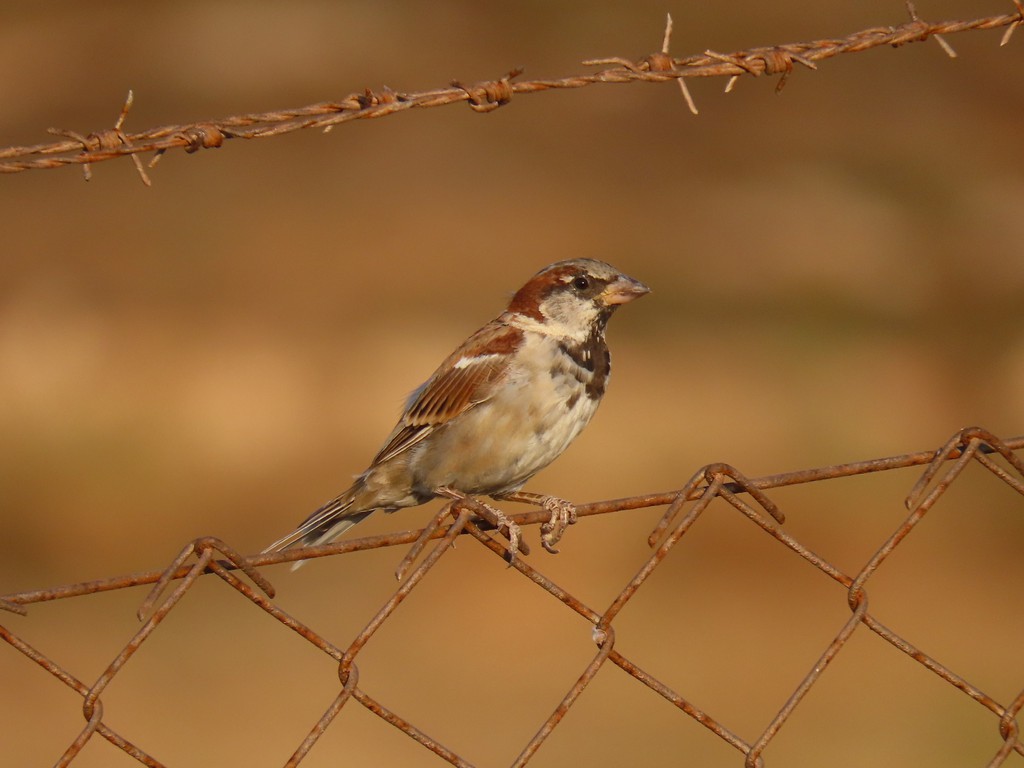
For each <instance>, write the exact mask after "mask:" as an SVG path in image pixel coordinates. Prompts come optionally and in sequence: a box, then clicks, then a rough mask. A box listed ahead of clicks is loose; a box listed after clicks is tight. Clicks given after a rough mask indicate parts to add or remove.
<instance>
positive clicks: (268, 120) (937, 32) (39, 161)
mask: <svg viewBox="0 0 1024 768" xmlns="http://www.w3.org/2000/svg"><path fill="white" fill-rule="evenodd" d="M1011 1H1012V2H1013V4H1014V7H1015V12H1014V13H1008V14H1003V15H999V16H987V17H982V18H976V19H971V20H965V21H944V22H938V23H930V22H927V21H923V20H922V19H921V18H920V17H919V16H918V14H917V11H916V9H915V8H914V6H913V4H912V3H909V2H908V3H907V9H908V12H909V14H910V21H908V22H904V23H903V24H900V25H896V26H887V27H874V28H871V29H865V30H862V31H860V32H854V33H853V34H850V35H847V36H846V37H843V38H834V39H822V40H815V41H811V42H807V43H787V44H781V45H774V46H765V47H758V48H750V49H747V50H743V51H736V52H734V53H717V52H715V51H711V50H705V51H704V53H702V54H699V55H693V56H684V57H673V56H670V55H669V42H670V39H671V34H672V18H671V16H669V17H668V18H667V21H666V26H665V33H664V38H663V43H662V46H661V50H660V51H659V52H657V53H654V54H651V55H648V56H644V57H641V58H639V59H638V60H633V59H629V58H624V57H619V56H613V57H604V58H595V59H588V60H586V61H584V62H583V64H584V65H585V66H604V67H607V68H606V69H602V70H600V71H598V72H594V73H588V74H577V75H569V76H566V77H562V78H558V79H546V80H544V79H538V80H518V79H516V80H514V79H515V78H517V77H518V76H519V75H520V74H522V70H521V69H519V68H517V69H514V70H512V71H511V72H509V73H508V74H506V75H504V76H502V77H501V78H498V79H497V80H493V81H489V82H483V83H476V84H474V85H471V86H465V85H462V84H461V83H460V82H459V81H452V83H451V85H450V87H448V88H441V89H437V90H430V91H421V92H418V93H399V92H396V91H393V90H392V89H390V88H388V87H386V86H385V87H384V88H383V89H382V90H381V91H380V92H374V91H371V90H369V89H365V90H364V91H362V92H357V93H351V94H349V95H348V96H346V97H344V98H343V99H340V100H338V101H329V102H321V103H318V104H311V105H308V106H305V107H299V108H297V109H287V110H278V111H273V112H263V113H255V114H247V115H236V116H234V117H226V118H222V119H220V120H206V121H202V122H199V123H192V124H186V125H174V126H164V127H160V128H154V129H151V130H148V131H141V132H139V133H126V132H125V131H124V129H123V126H124V122H125V118H126V117H127V114H128V110H129V109H130V108H131V104H132V101H133V98H134V96H133V94H132V92H130V91H129V94H128V98H127V100H126V101H125V104H124V106H123V108H122V110H121V114H120V117H119V118H118V119H117V121H116V122H115V124H114V127H113V128H110V129H106V130H101V131H97V132H93V133H89V134H84V135H83V134H81V133H78V132H75V131H71V130H67V129H51V131H50V132H51V133H55V134H57V135H59V136H62V137H64V139H65V140H64V141H60V142H56V143H49V144H37V145H34V146H20V147H19V146H15V147H7V148H6V149H0V173H20V172H22V171H29V170H40V169H45V168H61V167H64V166H67V165H80V166H82V168H83V172H84V174H85V177H86V179H88V178H90V177H91V173H92V171H91V167H92V164H94V163H98V162H101V161H104V160H113V159H115V158H119V157H124V156H126V155H127V156H130V157H132V159H133V162H134V163H135V168H136V171H137V172H138V173H139V176H140V178H141V179H142V181H143V183H145V184H147V185H148V184H149V183H150V179H149V177H148V175H147V174H146V172H145V170H144V168H143V165H142V163H141V161H140V160H139V158H138V156H139V155H142V154H149V153H153V159H152V161H151V162H150V167H152V166H153V165H155V164H156V162H157V161H159V159H160V158H161V157H162V156H163V155H164V154H165V153H166V152H167V151H168V150H171V149H183V150H185V152H188V153H193V152H198V151H199V150H200V149H214V148H218V147H222V146H224V144H225V142H227V141H228V140H229V139H235V138H243V139H257V138H267V137H270V136H279V135H281V134H285V133H291V132H293V131H298V130H303V129H307V128H316V129H320V130H322V131H324V132H327V131H330V130H331V129H332V128H334V127H335V126H337V125H340V124H342V123H344V122H348V121H351V120H360V119H372V118H378V117H385V116H387V115H393V114H396V113H398V112H405V111H408V110H410V109H413V108H423V107H439V106H444V105H447V104H453V103H457V102H462V101H465V102H467V103H468V104H469V106H470V108H472V109H473V110H474V111H475V112H491V111H493V110H495V109H497V108H498V107H500V106H503V105H505V104H508V103H509V102H510V101H511V98H512V96H513V95H514V94H528V93H536V92H538V91H546V90H553V89H564V88H584V87H587V86H591V85H597V84H624V83H634V82H650V83H664V82H669V81H671V80H675V81H676V82H678V83H679V86H680V88H681V89H682V93H683V97H684V98H685V99H686V103H687V106H688V107H689V109H690V111H691V112H693V114H697V107H696V105H695V103H694V101H693V98H692V96H691V95H690V92H689V89H688V88H687V86H686V83H685V79H684V78H688V77H727V78H728V82H727V85H726V91H731V90H732V89H733V86H734V85H735V84H736V82H737V81H738V79H739V78H740V77H742V76H744V75H751V76H753V77H760V76H761V75H779V80H778V82H777V83H776V90H777V91H779V90H781V89H782V88H783V87H784V86H785V84H786V83H787V82H788V79H789V77H790V75H791V74H792V72H793V65H794V64H800V65H801V66H803V67H806V68H808V69H811V70H814V69H817V63H816V62H819V61H823V60H825V59H828V58H831V57H833V56H838V55H840V54H846V53H860V52H862V51H866V50H869V49H872V48H877V47H879V46H885V45H889V46H893V47H899V46H902V45H905V44H907V43H912V42H917V41H920V40H927V39H928V38H935V39H936V41H937V42H938V43H939V45H941V46H942V47H943V49H944V50H945V51H946V52H947V54H949V55H950V56H954V57H955V56H956V54H955V52H953V49H952V47H950V46H949V44H948V43H947V42H946V40H945V39H944V37H943V36H944V35H952V34H958V33H962V32H967V31H971V30H985V29H998V28H1002V27H1005V28H1006V32H1005V33H1004V35H1003V37H1002V40H1001V43H1000V44H1001V45H1006V44H1007V43H1008V42H1009V40H1010V35H1011V34H1012V33H1013V30H1015V29H1016V28H1017V27H1018V26H1020V24H1021V23H1022V21H1024V6H1022V5H1021V0H1011ZM513 80H514V81H513Z"/></svg>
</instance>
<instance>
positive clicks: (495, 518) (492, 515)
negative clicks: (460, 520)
mask: <svg viewBox="0 0 1024 768" xmlns="http://www.w3.org/2000/svg"><path fill="white" fill-rule="evenodd" d="M434 493H436V494H437V495H438V496H444V497H445V498H449V499H459V500H465V499H470V500H471V501H473V502H475V503H476V504H479V505H480V506H481V507H482V508H483V509H484V514H482V515H481V517H483V518H484V519H485V520H487V522H489V523H490V524H491V525H493V526H494V528H495V530H497V531H498V533H501V532H502V529H504V531H505V535H506V536H507V537H508V562H509V565H511V564H512V563H513V562H515V559H516V553H517V552H522V553H523V554H524V555H528V554H530V548H529V547H528V546H527V545H526V542H525V541H523V540H522V539H523V531H522V529H521V528H520V527H519V525H518V523H515V522H513V521H512V520H511V519H510V518H508V517H506V516H505V513H504V512H502V511H501V510H500V509H498V508H497V507H492V506H491V505H490V504H487V503H486V502H483V501H480V499H474V498H472V497H471V496H469V495H467V494H465V493H463V492H462V491H458V490H456V489H454V488H448V487H447V486H442V487H440V488H438V489H436V490H435V491H434Z"/></svg>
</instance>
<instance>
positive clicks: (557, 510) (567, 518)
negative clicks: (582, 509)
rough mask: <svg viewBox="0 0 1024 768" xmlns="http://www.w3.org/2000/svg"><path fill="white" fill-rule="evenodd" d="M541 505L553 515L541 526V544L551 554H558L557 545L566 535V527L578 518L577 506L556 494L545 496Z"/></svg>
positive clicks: (574, 522) (573, 523)
mask: <svg viewBox="0 0 1024 768" xmlns="http://www.w3.org/2000/svg"><path fill="white" fill-rule="evenodd" d="M540 505H541V507H543V508H544V509H545V510H547V512H548V513H550V515H551V517H550V518H549V519H548V521H547V522H546V523H544V524H542V525H541V527H540V530H541V536H540V543H541V546H542V547H544V549H546V550H547V551H548V552H550V553H551V554H553V555H557V554H558V550H557V549H556V548H555V545H556V544H557V543H558V542H559V541H560V540H561V538H562V536H564V535H565V531H566V529H567V528H568V527H569V526H570V525H575V524H576V520H577V519H578V518H577V516H576V506H575V505H574V504H573V503H572V502H569V501H566V500H565V499H559V498H557V497H555V496H545V497H544V498H543V499H541V502H540Z"/></svg>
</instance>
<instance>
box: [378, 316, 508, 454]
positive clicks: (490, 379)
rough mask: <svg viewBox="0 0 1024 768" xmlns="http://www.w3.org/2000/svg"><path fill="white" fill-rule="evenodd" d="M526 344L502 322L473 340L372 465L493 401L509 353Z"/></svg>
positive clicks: (426, 389)
mask: <svg viewBox="0 0 1024 768" xmlns="http://www.w3.org/2000/svg"><path fill="white" fill-rule="evenodd" d="M522 341H523V332H522V331H520V330H519V329H518V328H512V327H509V326H507V325H504V324H503V323H501V322H499V321H494V322H492V323H489V324H487V325H485V326H484V327H483V328H481V329H480V330H479V331H477V332H476V333H475V334H473V335H472V336H470V337H469V339H467V340H466V343H465V344H463V345H462V346H461V347H459V349H457V350H456V351H455V352H454V353H452V354H451V355H450V356H449V357H448V359H447V360H445V361H444V362H443V363H442V364H441V367H440V368H438V369H437V371H435V372H434V375H433V376H431V377H430V379H428V380H427V383H426V384H424V385H423V387H422V388H421V389H420V390H419V391H418V392H417V393H416V394H415V395H414V397H413V399H412V402H411V403H410V404H409V406H408V408H407V409H406V413H405V416H404V417H403V418H402V420H401V421H400V422H399V423H398V424H397V425H396V426H395V429H394V431H393V432H392V433H391V435H390V436H389V437H388V440H387V442H386V443H385V444H384V447H383V448H381V450H380V452H379V453H378V454H377V456H376V457H375V458H374V460H373V464H374V465H376V464H380V463H382V462H384V461H387V460H388V459H391V458H394V457H395V456H397V455H398V454H400V453H402V452H404V451H407V450H409V449H410V448H412V447H413V446H414V445H416V443H418V442H419V441H420V440H422V439H424V438H425V437H426V436H427V435H429V434H430V433H431V432H432V431H434V429H436V428H437V427H439V426H442V425H444V424H446V423H448V422H449V421H451V420H452V419H454V418H455V417H456V416H458V415H459V414H461V413H464V412H465V411H467V410H469V409H470V408H472V407H473V406H475V405H478V404H480V403H482V402H484V401H486V400H488V399H490V398H491V397H492V396H493V394H494V391H495V389H496V387H497V385H498V383H499V382H501V380H502V379H503V378H504V376H505V374H506V372H507V370H508V361H509V359H508V356H507V355H508V353H509V352H511V351H513V350H515V349H516V348H517V347H518V346H519V345H520V344H521V343H522ZM460 361H463V362H462V365H461V367H456V366H457V364H459V363H460Z"/></svg>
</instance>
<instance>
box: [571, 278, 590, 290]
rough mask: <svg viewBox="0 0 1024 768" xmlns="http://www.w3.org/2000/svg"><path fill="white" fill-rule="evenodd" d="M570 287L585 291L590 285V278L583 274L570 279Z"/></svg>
mask: <svg viewBox="0 0 1024 768" xmlns="http://www.w3.org/2000/svg"><path fill="white" fill-rule="evenodd" d="M572 287H573V288H575V289H576V290H577V291H585V290H587V288H589V287H590V279H589V278H587V277H586V276H585V275H580V276H579V277H577V278H576V279H574V280H573V281H572Z"/></svg>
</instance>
